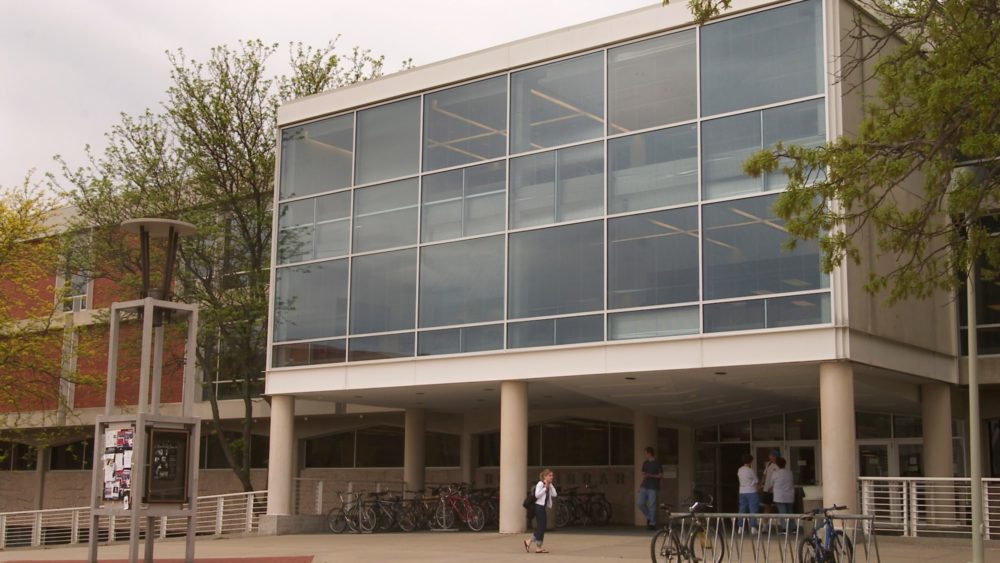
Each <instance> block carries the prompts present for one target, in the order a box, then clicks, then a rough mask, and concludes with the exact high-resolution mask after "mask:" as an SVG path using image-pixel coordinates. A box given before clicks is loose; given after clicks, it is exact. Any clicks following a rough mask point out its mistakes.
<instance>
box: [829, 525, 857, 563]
mask: <svg viewBox="0 0 1000 563" xmlns="http://www.w3.org/2000/svg"><path fill="white" fill-rule="evenodd" d="M830 549H832V550H833V560H834V561H836V562H837V563H854V544H853V543H851V538H849V537H847V536H845V535H844V532H840V531H838V532H837V535H835V536H833V543H832V544H831V545H830Z"/></svg>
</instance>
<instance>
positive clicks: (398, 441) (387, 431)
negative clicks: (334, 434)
mask: <svg viewBox="0 0 1000 563" xmlns="http://www.w3.org/2000/svg"><path fill="white" fill-rule="evenodd" d="M356 456H357V458H356V459H357V466H358V467H402V466H403V429H402V428H396V427H392V426H375V427H373V428H365V429H364V430H358V436H357V453H356Z"/></svg>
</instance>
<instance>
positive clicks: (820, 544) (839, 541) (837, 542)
mask: <svg viewBox="0 0 1000 563" xmlns="http://www.w3.org/2000/svg"><path fill="white" fill-rule="evenodd" d="M846 509H847V507H846V506H837V505H833V506H831V507H828V508H817V509H815V510H813V511H811V512H808V513H806V514H804V515H802V516H801V517H800V518H799V519H800V520H807V519H812V518H814V517H816V516H818V515H820V514H822V515H823V521H822V523H820V524H819V525H817V526H814V527H813V530H812V533H810V534H808V535H806V536H805V537H803V538H802V539H801V540H800V541H799V563H854V546H853V545H852V544H851V539H850V538H848V537H847V536H845V535H844V532H843V531H840V530H837V529H835V528H834V527H833V515H831V514H830V513H831V512H833V511H835V510H846Z"/></svg>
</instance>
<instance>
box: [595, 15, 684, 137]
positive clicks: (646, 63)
mask: <svg viewBox="0 0 1000 563" xmlns="http://www.w3.org/2000/svg"><path fill="white" fill-rule="evenodd" d="M696 57H697V55H696V51H695V31H694V30H693V29H689V30H687V31H682V32H680V33H672V34H670V35H665V36H663V37H657V38H655V39H648V40H646V41H640V42H638V43H632V44H630V45H624V46H622V47H617V48H615V49H611V50H609V51H608V134H609V135H614V134H616V133H624V132H627V131H636V130H639V129H647V128H649V127H656V126H658V125H666V124H668V123H676V122H678V121H684V120H688V119H694V118H695V116H696V115H697V113H698V107H697V105H698V101H697V97H696V96H697V92H696V89H697V88H696V87H697V84H698V78H697V71H696V70H695V67H696V62H697V58H696Z"/></svg>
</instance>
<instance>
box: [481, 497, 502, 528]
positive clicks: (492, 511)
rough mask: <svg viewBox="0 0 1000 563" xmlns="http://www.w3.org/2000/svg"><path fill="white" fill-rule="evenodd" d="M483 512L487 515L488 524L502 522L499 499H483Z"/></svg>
mask: <svg viewBox="0 0 1000 563" xmlns="http://www.w3.org/2000/svg"><path fill="white" fill-rule="evenodd" d="M482 506H483V514H485V515H486V525H488V526H493V525H496V524H498V523H499V522H500V508H499V507H498V506H497V501H495V500H493V499H492V498H488V499H486V500H484V501H483V504H482Z"/></svg>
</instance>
